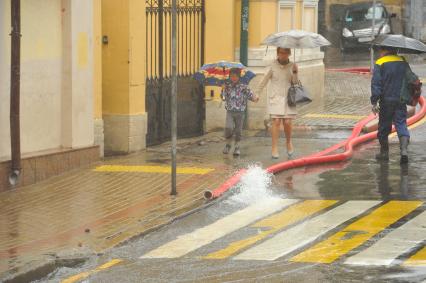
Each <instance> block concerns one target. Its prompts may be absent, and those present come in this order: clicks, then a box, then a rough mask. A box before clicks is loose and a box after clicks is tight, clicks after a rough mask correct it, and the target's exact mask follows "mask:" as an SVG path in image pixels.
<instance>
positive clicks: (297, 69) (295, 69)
mask: <svg viewBox="0 0 426 283" xmlns="http://www.w3.org/2000/svg"><path fill="white" fill-rule="evenodd" d="M292 70H293V74H297V73H298V72H299V67H298V66H297V64H296V63H293V69H292Z"/></svg>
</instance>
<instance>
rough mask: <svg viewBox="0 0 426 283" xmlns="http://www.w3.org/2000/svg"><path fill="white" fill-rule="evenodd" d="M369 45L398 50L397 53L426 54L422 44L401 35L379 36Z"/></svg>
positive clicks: (425, 46) (425, 48)
mask: <svg viewBox="0 0 426 283" xmlns="http://www.w3.org/2000/svg"><path fill="white" fill-rule="evenodd" d="M371 44H372V45H375V46H386V47H393V48H396V49H398V52H399V53H406V54H419V53H426V45H425V44H424V43H423V42H421V41H419V40H417V39H414V38H410V37H406V36H403V35H401V34H389V35H380V36H378V37H377V38H376V39H375V40H373V42H372V43H371Z"/></svg>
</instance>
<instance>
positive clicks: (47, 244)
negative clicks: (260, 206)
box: [0, 150, 232, 281]
mask: <svg viewBox="0 0 426 283" xmlns="http://www.w3.org/2000/svg"><path fill="white" fill-rule="evenodd" d="M167 163H168V154H165V153H162V152H161V151H160V152H158V151H155V150H154V151H150V152H147V153H142V154H137V155H133V156H129V157H126V158H115V159H112V160H110V161H106V162H104V163H101V164H97V165H96V166H94V167H92V168H87V169H83V170H77V171H73V172H70V173H67V174H64V175H61V176H59V177H54V178H51V179H49V180H47V181H44V182H41V183H39V184H36V185H31V186H27V187H23V188H20V189H17V190H15V191H9V192H3V193H0V281H1V278H2V275H5V274H7V273H6V272H7V271H8V273H14V272H18V273H19V272H22V271H23V270H26V269H31V268H32V267H35V266H37V265H39V264H40V263H43V262H48V261H51V260H53V259H55V257H56V256H61V257H62V256H84V255H87V254H88V253H93V252H102V251H104V250H106V249H108V248H110V247H112V246H115V245H117V244H118V243H120V242H123V241H125V240H127V239H129V238H131V237H133V236H135V235H138V234H141V233H144V232H146V231H149V230H150V229H152V228H154V227H156V226H159V225H162V224H165V223H168V222H170V221H172V220H173V219H175V218H176V217H178V216H180V215H182V214H184V213H186V212H188V211H190V210H192V209H195V208H198V207H200V206H201V205H202V204H203V203H204V200H203V195H202V193H203V191H204V190H205V189H213V188H215V187H216V186H217V185H219V184H220V183H221V182H222V181H223V180H224V179H225V178H226V177H227V176H228V175H231V174H232V170H228V166H227V165H223V164H219V163H217V162H216V163H215V162H209V161H208V160H203V159H202V158H194V159H192V160H190V158H183V160H179V164H180V166H181V167H198V168H202V169H213V171H211V172H203V171H199V172H197V170H195V171H194V172H193V173H195V174H191V172H192V171H191V170H189V172H187V173H186V174H179V175H178V179H177V182H178V193H179V195H178V197H171V196H170V194H169V193H170V175H169V174H167V173H164V172H163V173H156V172H133V173H132V172H96V171H94V170H93V169H95V168H96V167H97V166H100V165H109V164H114V165H127V166H132V165H156V166H160V167H161V166H162V167H163V168H164V167H167ZM160 167H159V168H160ZM189 169H191V168H189ZM154 171H155V170H154ZM160 171H161V170H160ZM187 171H188V170H187ZM200 172H201V173H202V174H200Z"/></svg>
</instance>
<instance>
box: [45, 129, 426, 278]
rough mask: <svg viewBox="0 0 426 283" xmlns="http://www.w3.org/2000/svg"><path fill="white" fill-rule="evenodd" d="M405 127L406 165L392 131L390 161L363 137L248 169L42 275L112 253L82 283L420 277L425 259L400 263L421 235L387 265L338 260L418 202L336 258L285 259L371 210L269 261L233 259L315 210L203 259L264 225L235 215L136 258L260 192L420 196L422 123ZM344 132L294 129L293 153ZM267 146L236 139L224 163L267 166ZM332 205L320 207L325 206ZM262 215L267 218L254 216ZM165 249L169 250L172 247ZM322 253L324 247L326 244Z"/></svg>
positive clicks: (341, 199)
mask: <svg viewBox="0 0 426 283" xmlns="http://www.w3.org/2000/svg"><path fill="white" fill-rule="evenodd" d="M411 133H412V138H411V144H410V164H409V165H408V166H407V167H401V166H400V165H399V148H398V143H397V139H396V138H393V139H392V140H391V160H390V162H389V163H377V162H376V161H375V160H374V154H375V152H376V151H377V150H378V144H377V142H370V143H368V144H366V145H363V146H361V147H359V148H358V149H357V150H356V154H355V156H354V158H353V160H352V161H351V162H346V163H336V164H333V165H330V166H322V167H315V168H313V167H312V168H303V169H297V170H292V171H289V172H285V173H282V174H279V175H277V176H275V177H272V179H268V176H266V175H265V174H263V173H262V172H261V170H260V169H253V170H254V171H253V174H252V176H251V177H250V179H248V180H246V183H245V186H243V187H242V188H240V189H239V190H238V189H237V190H234V192H233V193H232V194H229V195H228V196H227V197H226V198H223V199H221V200H219V201H217V202H215V203H213V204H212V205H211V206H209V207H208V208H206V209H203V210H201V211H199V212H197V213H195V214H192V215H190V216H188V217H186V218H184V219H181V220H179V221H176V222H174V223H173V224H171V225H169V226H166V227H164V228H162V229H161V230H159V231H156V232H153V233H151V234H148V235H147V236H145V237H142V238H139V239H136V240H133V241H132V242H131V243H128V244H127V245H124V246H122V247H119V248H115V249H113V250H112V251H110V252H108V253H106V254H105V255H101V256H97V257H93V258H91V259H90V260H88V261H87V262H86V263H85V264H84V265H82V266H79V267H77V268H72V269H68V268H60V269H58V270H56V271H55V272H54V273H53V274H51V275H50V276H49V278H45V279H44V280H42V281H41V282H60V281H61V280H63V279H64V278H68V277H70V276H72V275H75V274H79V273H81V272H86V271H89V270H94V269H95V268H96V267H98V266H99V265H101V264H104V263H106V262H109V261H110V260H111V259H120V260H123V262H121V263H120V264H117V265H115V266H113V267H111V268H107V269H105V270H102V271H100V272H94V273H92V274H91V276H90V277H88V279H85V280H86V281H84V280H83V281H82V282H422V281H423V280H426V265H424V263H423V265H422V266H419V267H408V266H404V265H402V264H401V262H403V261H405V260H406V259H408V258H410V257H411V256H413V255H414V254H416V253H417V252H418V251H419V250H420V249H421V248H422V247H424V245H425V240H426V237H424V240H423V243H418V244H413V248H412V249H410V250H408V251H404V252H402V255H400V256H399V257H398V258H397V260H396V261H394V262H392V264H390V265H387V266H376V267H375V266H372V265H369V264H361V265H359V266H356V265H355V266H354V265H348V264H345V261H346V260H347V259H348V258H351V256H353V255H356V254H358V253H360V252H362V251H364V250H366V249H367V248H369V247H371V246H373V245H374V244H375V243H377V242H378V241H380V240H381V239H383V238H384V237H386V235H388V234H389V233H391V232H392V231H394V230H395V229H398V228H399V227H400V225H403V224H404V223H407V221H409V220H411V219H413V218H415V217H416V216H417V215H419V213H421V212H422V211H424V210H425V209H426V207H425V205H424V204H422V202H420V205H419V206H417V208H416V209H415V210H414V211H411V212H410V213H407V214H404V215H403V216H402V217H401V219H399V220H398V221H396V222H395V223H393V224H392V225H390V226H387V225H385V226H387V227H385V229H383V230H382V231H380V233H378V234H376V235H374V236H373V237H371V238H370V239H368V241H366V242H364V243H362V244H361V245H359V246H357V247H356V248H354V249H353V250H351V251H349V252H347V253H344V254H343V255H342V256H341V257H339V258H338V259H337V260H336V261H334V262H332V263H327V264H324V263H315V262H311V263H305V262H292V261H291V260H292V258H293V257H294V256H296V255H298V254H299V253H301V252H303V251H305V250H307V249H309V248H312V246H313V245H314V244H317V243H320V242H322V241H323V240H326V239H328V238H329V237H331V236H332V235H334V234H335V233H336V232H338V231H339V230H342V229H344V228H345V227H346V226H347V225H348V224H350V223H353V222H356V221H358V220H359V219H360V218H362V217H364V216H366V215H368V213H370V212H371V211H372V209H370V210H367V212H365V213H363V214H360V215H355V216H354V217H351V218H350V219H349V220H348V221H345V222H342V223H341V224H339V225H337V226H336V227H335V228H333V229H331V230H330V231H327V233H324V234H322V235H320V236H319V237H318V238H316V239H315V240H314V241H312V242H309V243H307V244H304V245H301V248H297V249H295V250H293V251H292V252H290V253H288V254H286V255H285V256H282V257H279V258H277V259H275V260H236V259H235V258H234V256H236V255H238V254H241V253H244V252H245V251H247V250H250V248H252V247H256V246H260V244H261V243H263V242H265V241H266V240H269V239H271V238H272V237H274V236H275V235H276V234H278V233H279V232H282V231H284V232H286V231H287V230H288V229H291V228H293V227H294V226H297V225H299V227H301V230H300V232H301V233H300V237H303V234H304V233H309V231H310V229H312V225H309V223H308V222H307V221H309V219H311V218H312V217H314V216H316V215H317V214H315V215H311V216H309V217H307V218H306V219H304V220H303V221H300V222H297V223H296V224H292V225H289V226H288V227H283V228H280V229H278V230H277V231H276V232H274V233H272V234H271V235H269V236H267V237H266V238H265V239H262V240H259V241H258V242H256V243H255V244H253V245H250V246H248V247H246V248H243V249H241V250H239V251H238V252H237V253H235V254H233V255H230V256H229V257H226V258H224V259H204V258H203V257H205V256H206V255H209V254H211V253H214V252H217V251H221V250H223V249H225V248H226V247H227V246H228V245H229V244H231V243H235V242H236V241H237V242H238V241H241V240H244V239H247V238H249V237H253V236H255V235H259V234H261V233H262V231H265V229H266V230H268V229H269V228H265V227H253V225H251V224H252V223H254V222H256V221H257V220H259V219H257V218H256V215H255V216H253V217H254V218H253V219H252V220H251V221H249V224H250V225H242V227H237V226H238V225H239V224H238V223H239V220H241V218H244V217H241V216H240V217H239V218H236V219H235V226H236V227H235V228H236V229H235V230H233V229H231V230H230V231H231V232H229V233H228V232H227V233H225V235H224V236H222V237H218V238H216V239H214V240H211V241H209V242H208V243H207V244H205V245H201V246H200V247H199V248H197V249H195V250H192V251H190V252H187V253H185V254H184V255H182V256H179V257H177V258H144V259H141V258H140V257H141V256H143V255H147V253H149V252H150V251H153V250H154V251H155V250H156V249H158V248H159V247H161V246H163V245H165V244H168V243H170V242H172V241H174V240H176V239H179V238H181V237H187V235H188V234H189V235H193V233H195V232H196V231H197V229H203V228H206V227H207V228H208V227H211V225H213V224H214V223H215V222H216V221H218V220H221V219H223V218H225V217H227V216H229V215H233V213H237V212H239V211H242V210H243V209H245V208H247V207H249V206H252V205H256V204H258V203H259V202H260V201H262V198H266V200H267V201H269V200H271V201H272V200H273V199H297V200H299V201H304V200H337V201H338V203H337V205H342V204H344V203H345V202H347V201H351V200H352V201H353V200H355V201H358V202H361V201H362V200H369V201H370V200H376V201H377V202H378V203H379V204H378V205H377V206H375V207H374V209H376V208H378V207H380V206H385V204H386V203H387V202H388V201H389V200H404V201H413V202H414V201H426V176H425V174H424V168H426V152H425V150H424V148H425V146H426V124H423V125H421V126H419V127H417V128H416V129H414V130H412V131H411ZM348 134H349V133H348V132H334V133H329V132H315V133H312V132H311V133H308V134H307V133H303V132H302V133H296V139H295V144H296V146H297V147H296V148H298V149H299V154H302V152H303V155H304V154H305V153H309V152H313V151H316V150H318V149H321V148H325V147H328V146H330V145H332V144H334V143H337V142H338V141H340V140H341V139H343V138H345V136H347V135H348ZM308 136H309V137H310V138H309V139H308V138H307V137H308ZM269 146H270V141H269V138H265V137H252V138H248V139H247V140H246V141H245V143H244V145H243V148H242V150H243V153H244V154H243V156H242V157H241V159H239V160H237V161H235V160H233V159H232V158H229V160H228V162H236V164H237V165H236V166H237V167H242V166H247V164H248V163H253V162H250V161H249V160H258V161H259V163H258V164H261V165H262V166H267V165H268V163H270V162H271V161H270V160H269V159H268V158H267V157H265V156H268V153H269ZM221 147H222V144H213V145H211V147H210V150H211V152H212V158H214V156H215V158H218V159H220V158H224V157H223V156H221V155H219V154H214V152H220V149H221ZM197 150H200V149H199V148H194V149H192V150H191V151H192V154H197ZM268 181H270V182H271V184H270V185H268ZM335 207H336V206H333V207H330V208H327V209H330V210H331V211H332V210H333V209H334V208H335ZM327 209H326V210H327ZM279 211H280V210H279ZM279 211H277V212H279ZM273 214H275V213H272V215H273ZM247 217H248V216H247ZM265 218H267V217H266V216H265V217H261V218H260V219H265ZM379 222H380V221H379ZM373 226H374V225H373ZM219 227H220V228H219V229H218V227H216V229H214V230H208V231H209V232H206V234H207V236H206V237H210V236H212V235H214V234H215V233H217V231H218V230H220V229H224V230H226V229H230V228H229V227H226V225H225V226H223V227H222V226H219ZM423 227H426V223H423ZM231 228H232V227H231ZM237 228H238V229H237ZM366 229H367V228H366ZM407 233H411V231H407ZM424 235H426V234H424ZM296 242H297V241H296ZM280 245H284V244H283V243H279V245H277V247H279V246H280ZM178 247H182V245H181V244H178ZM166 251H167V249H166ZM170 251H171V252H170V253H171V254H173V249H170ZM321 253H324V254H327V251H322V252H321ZM77 282H79V281H77Z"/></svg>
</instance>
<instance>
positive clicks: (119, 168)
mask: <svg viewBox="0 0 426 283" xmlns="http://www.w3.org/2000/svg"><path fill="white" fill-rule="evenodd" d="M94 171H96V172H142V173H165V174H170V173H171V167H170V166H123V165H103V166H99V167H97V168H96V169H95V170H94ZM212 171H214V169H211V168H197V167H180V168H179V167H178V168H177V173H178V174H190V175H205V174H207V173H210V172H212Z"/></svg>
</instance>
